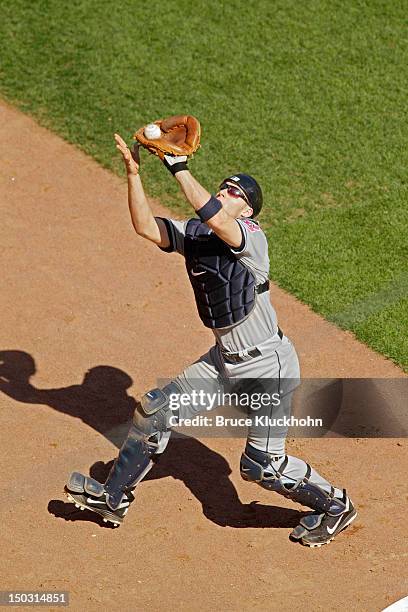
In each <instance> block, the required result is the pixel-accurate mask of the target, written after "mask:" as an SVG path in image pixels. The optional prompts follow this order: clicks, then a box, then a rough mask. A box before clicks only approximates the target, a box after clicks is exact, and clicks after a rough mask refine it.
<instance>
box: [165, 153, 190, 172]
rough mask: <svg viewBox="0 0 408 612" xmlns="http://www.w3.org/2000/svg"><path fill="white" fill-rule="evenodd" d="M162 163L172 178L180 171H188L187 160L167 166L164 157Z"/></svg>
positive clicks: (167, 163)
mask: <svg viewBox="0 0 408 612" xmlns="http://www.w3.org/2000/svg"><path fill="white" fill-rule="evenodd" d="M163 163H164V165H165V166H166V168H167V170H169V171H170V172H171V173H172V175H173V176H174V175H175V174H177V172H180V171H181V170H188V166H187V160H185V161H184V160H183V161H176V162H175V163H174V164H169V162H168V160H167V159H166V156H164V158H163Z"/></svg>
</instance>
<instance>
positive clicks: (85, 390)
mask: <svg viewBox="0 0 408 612" xmlns="http://www.w3.org/2000/svg"><path fill="white" fill-rule="evenodd" d="M35 372H36V367H35V361H34V359H33V358H32V356H31V355H29V354H28V353H25V352H24V351H0V391H3V393H5V394H7V395H8V396H9V397H11V398H13V399H14V400H16V401H18V402H22V403H25V404H44V405H46V406H50V407H51V408H53V409H54V410H57V411H58V412H64V413H65V414H69V415H70V416H72V417H75V418H77V419H81V421H83V422H84V423H86V425H89V427H92V428H93V429H95V430H96V431H98V432H99V433H101V434H102V435H103V436H105V438H107V439H108V440H109V441H110V442H112V443H113V444H115V445H116V446H118V447H120V445H121V444H122V441H123V438H124V436H125V435H126V433H127V430H128V423H129V422H130V421H131V419H132V416H133V413H134V411H135V408H136V405H137V404H136V401H135V399H134V398H133V397H130V396H129V395H128V394H127V389H129V387H131V385H132V383H133V381H132V379H131V377H130V376H129V375H128V374H126V373H125V372H123V371H122V370H119V369H118V368H114V367H112V366H107V365H99V366H96V367H94V368H91V369H90V370H88V371H87V372H86V373H85V376H84V378H83V381H82V383H81V384H78V385H71V386H69V387H63V388H59V389H38V388H37V387H35V386H34V385H32V384H31V382H30V379H31V377H32V376H34V374H35Z"/></svg>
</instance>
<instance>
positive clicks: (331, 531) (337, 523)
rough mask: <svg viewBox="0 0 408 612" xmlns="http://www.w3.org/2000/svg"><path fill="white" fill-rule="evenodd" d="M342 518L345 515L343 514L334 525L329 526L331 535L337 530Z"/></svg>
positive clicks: (328, 529) (328, 530)
mask: <svg viewBox="0 0 408 612" xmlns="http://www.w3.org/2000/svg"><path fill="white" fill-rule="evenodd" d="M342 518H343V516H341V517H340V518H339V520H338V521H336V522H335V523H334V525H333V527H327V532H328V533H330V535H331V534H332V533H334V532H335V531H336V529H337V527H338V526H339V523H340V521H341V519H342Z"/></svg>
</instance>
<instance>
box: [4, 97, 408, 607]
mask: <svg viewBox="0 0 408 612" xmlns="http://www.w3.org/2000/svg"><path fill="white" fill-rule="evenodd" d="M0 134H1V142H2V151H3V155H2V157H1V160H0V201H1V209H2V223H1V227H0V236H1V244H0V249H1V256H2V270H3V273H2V276H3V291H2V325H1V328H0V351H1V353H0V390H1V391H2V393H0V407H1V410H0V419H1V431H2V470H1V475H0V483H1V484H0V487H1V497H0V507H1V519H2V520H1V524H2V538H1V547H2V555H1V560H0V575H1V584H0V589H1V590H8V591H10V590H24V591H28V590H41V591H46V590H49V591H56V590H58V591H69V592H70V602H71V603H70V607H71V609H72V610H87V611H93V610H102V609H106V610H112V611H117V610H137V611H139V610H140V611H142V610H148V609H156V610H159V611H163V612H164V611H165V610H173V609H180V610H186V611H190V610H191V611H192V610H197V609H201V610H210V611H213V610H219V609H225V610H232V611H238V610H245V611H246V610H263V611H265V610H278V611H286V610H288V611H289V610H291V611H296V610H327V609H330V610H344V609H349V610H365V611H366V610H369V611H379V610H381V609H382V608H384V607H385V606H386V605H388V604H389V603H391V602H392V601H395V600H396V599H399V598H401V597H403V596H405V595H407V594H408V576H407V571H406V568H407V565H408V549H407V544H406V534H405V525H404V519H405V514H406V507H407V492H406V488H405V487H404V485H405V483H406V473H407V470H408V459H407V448H408V445H407V440H406V439H394V438H391V439H382V440H380V439H346V438H341V437H338V438H327V439H296V440H291V441H290V444H289V448H290V451H291V453H292V454H295V455H296V454H297V455H299V456H301V457H302V458H304V459H305V460H308V461H310V462H311V463H312V464H313V465H314V466H315V467H316V468H317V469H318V470H319V471H321V472H322V473H323V474H324V475H327V476H328V477H329V478H330V479H332V480H333V482H335V483H336V484H337V485H339V486H345V485H347V487H348V490H349V492H350V494H351V496H352V497H353V500H354V501H355V503H356V505H357V507H358V510H359V516H358V518H357V520H356V521H355V522H354V523H353V525H352V526H351V527H350V528H349V529H348V530H346V531H345V532H344V533H343V534H341V535H340V536H339V537H338V538H337V539H336V540H335V541H334V542H332V543H331V544H330V545H329V546H326V547H323V548H320V549H308V548H305V547H302V546H299V545H296V544H293V543H291V542H290V541H289V540H288V533H289V532H290V530H291V528H292V527H293V526H294V525H296V524H297V522H298V519H299V517H300V516H301V512H302V508H301V507H300V506H298V505H295V504H291V503H290V502H289V501H288V500H285V499H284V498H281V497H279V496H277V495H273V494H271V493H268V492H267V491H265V490H262V489H261V488H259V487H255V486H254V485H250V484H248V483H245V482H244V481H242V480H241V478H240V476H239V470H238V464H239V456H240V452H241V450H242V440H240V439H202V440H195V439H186V440H173V441H171V442H170V445H169V448H168V450H167V451H166V453H165V455H164V456H163V457H162V459H161V461H160V463H158V465H157V466H155V468H154V469H153V470H152V472H151V473H150V475H149V477H148V479H147V480H146V481H144V482H143V483H142V484H141V485H140V487H139V488H138V490H137V501H136V503H135V505H134V507H133V508H132V510H131V512H130V513H129V516H128V517H127V519H126V522H125V524H124V525H123V527H121V528H120V529H117V530H113V529H110V528H107V527H103V526H102V525H101V523H100V521H99V520H98V518H97V517H95V516H94V515H92V514H91V513H89V514H88V513H86V512H83V513H81V512H79V511H76V510H75V508H74V507H73V506H72V504H68V503H67V502H66V500H65V498H64V496H63V494H62V487H63V484H64V482H65V480H66V478H67V476H68V474H69V472H70V471H71V470H73V469H77V470H79V471H84V472H87V471H88V470H91V473H92V474H93V475H94V476H96V477H99V478H103V476H104V474H106V470H107V468H108V467H109V466H108V465H107V464H108V463H109V462H110V461H111V460H112V459H113V458H114V457H115V456H116V446H117V445H119V444H120V441H121V439H122V438H123V435H124V431H125V430H126V428H127V425H126V424H127V423H128V421H129V419H130V418H131V415H132V413H133V410H134V403H135V399H133V398H136V399H138V398H139V397H140V395H141V394H142V393H143V392H145V391H146V390H147V389H149V388H151V387H153V386H155V385H156V381H157V378H160V377H165V376H170V375H174V374H176V373H177V372H179V371H180V370H181V369H183V367H184V366H185V365H187V364H188V363H190V362H191V361H192V360H194V359H195V358H197V357H198V356H199V355H200V354H202V353H203V352H205V351H206V350H207V348H208V346H209V344H210V343H211V342H212V334H211V333H210V332H209V331H208V330H206V329H204V328H203V327H201V325H200V324H199V319H198V316H197V315H196V311H195V306H194V304H193V296H192V291H191V289H190V287H189V285H188V279H187V278H186V275H185V271H184V264H183V261H182V260H181V258H179V257H177V255H167V254H164V253H162V252H161V251H160V250H159V249H157V248H156V247H155V246H154V245H150V244H146V243H145V241H143V240H142V239H140V238H139V237H137V236H136V235H135V233H134V231H133V229H132V227H131V223H130V220H129V216H128V210H127V203H126V184H125V182H124V181H123V180H120V179H119V178H117V177H116V176H114V175H112V174H111V173H109V172H107V171H105V170H103V169H102V168H100V167H99V166H98V165H97V164H96V163H94V162H93V161H92V160H91V159H89V158H87V157H86V156H85V155H83V154H82V153H80V152H78V151H77V150H76V149H75V148H74V147H72V146H70V145H68V144H66V143H65V142H63V141H62V140H60V139H59V138H58V137H56V136H55V135H53V134H51V133H49V132H48V131H46V130H45V129H43V128H40V127H39V126H38V125H36V124H35V122H34V121H32V120H31V119H30V118H27V117H26V116H24V115H22V114H21V113H19V112H17V111H15V110H14V109H11V108H10V107H8V106H6V105H5V104H3V103H1V104H0ZM112 146H113V144H112ZM154 210H155V213H157V214H158V213H161V214H164V215H166V214H167V215H168V211H166V210H165V209H163V208H160V207H159V206H158V204H154ZM271 294H272V299H273V302H274V304H275V306H276V309H277V311H278V314H279V320H280V324H281V326H282V328H283V329H284V330H285V332H286V333H287V335H288V336H290V337H291V338H292V339H293V341H294V343H295V345H296V347H297V349H298V353H299V356H300V359H301V365H302V371H303V374H304V376H313V377H332V378H335V379H337V378H349V377H350V378H353V377H364V378H365V377H377V378H386V377H387V378H393V377H395V378H398V377H403V376H404V374H403V373H402V371H400V370H399V369H398V368H397V367H395V366H394V365H393V364H392V363H391V362H389V361H387V360H385V359H383V358H382V357H380V356H379V355H377V354H375V353H373V352H372V351H370V350H369V349H367V348H366V347H365V346H363V345H361V344H359V343H358V342H357V341H355V339H354V338H353V337H352V335H351V334H348V333H343V332H341V331H339V330H337V329H336V328H335V327H334V326H332V325H330V324H329V323H327V322H325V321H323V320H322V319H321V318H320V317H318V316H317V315H315V314H314V313H312V312H311V311H310V310H309V309H308V308H307V307H306V306H304V305H302V304H300V303H299V302H297V301H296V300H295V299H294V298H293V297H291V296H289V295H287V294H286V293H285V292H283V291H282V290H280V289H278V288H277V287H273V288H272V292H271ZM157 480H160V483H159V482H156V481H157ZM255 502H257V503H255Z"/></svg>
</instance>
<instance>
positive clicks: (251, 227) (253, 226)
mask: <svg viewBox="0 0 408 612" xmlns="http://www.w3.org/2000/svg"><path fill="white" fill-rule="evenodd" d="M243 223H244V225H245V227H246V228H247V230H248V231H249V232H260V231H261V228H260V227H259V225H258V224H257V223H255V222H254V221H251V219H244V220H243Z"/></svg>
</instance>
